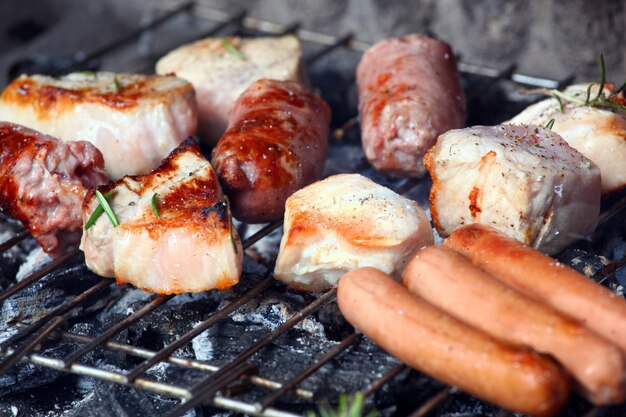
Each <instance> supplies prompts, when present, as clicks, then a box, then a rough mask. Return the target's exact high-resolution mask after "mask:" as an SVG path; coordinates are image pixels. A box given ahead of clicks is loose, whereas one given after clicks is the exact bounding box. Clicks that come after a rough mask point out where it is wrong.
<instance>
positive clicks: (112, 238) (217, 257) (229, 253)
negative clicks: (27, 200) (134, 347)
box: [81, 139, 243, 294]
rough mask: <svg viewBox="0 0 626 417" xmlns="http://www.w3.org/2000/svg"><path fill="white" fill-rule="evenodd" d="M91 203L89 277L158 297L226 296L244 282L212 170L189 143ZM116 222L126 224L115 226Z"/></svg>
mask: <svg viewBox="0 0 626 417" xmlns="http://www.w3.org/2000/svg"><path fill="white" fill-rule="evenodd" d="M97 190H98V191H99V192H100V193H101V196H102V197H101V198H102V199H104V200H107V196H108V197H109V198H108V206H110V208H111V211H112V212H113V216H112V218H107V215H106V214H103V215H100V217H98V218H97V220H96V221H95V222H94V223H93V225H90V223H91V222H92V220H91V221H90V219H91V218H92V216H93V213H94V211H95V210H97V208H98V207H99V206H100V205H101V204H102V203H101V200H100V199H99V198H98V196H97V195H96V193H95V191H93V190H92V191H91V192H89V193H88V194H87V195H86V196H85V200H84V202H83V220H84V222H85V226H86V227H87V230H85V232H84V234H83V239H82V241H81V249H82V250H83V252H85V262H86V263H87V266H88V267H89V269H91V270H92V271H94V272H95V273H97V274H98V275H102V276H104V277H115V278H116V280H117V282H118V283H119V284H127V283H128V284H132V285H134V286H136V287H139V288H142V289H144V290H146V291H150V292H155V293H158V294H175V293H182V292H197V291H206V290H210V289H213V288H217V289H225V288H229V287H231V286H232V285H234V284H236V283H237V282H238V281H239V276H240V275H241V264H242V260H243V249H242V247H241V242H240V240H239V237H238V235H237V231H236V230H235V228H234V227H233V226H232V222H231V217H230V210H229V207H228V201H227V200H226V199H225V198H224V196H223V194H222V190H221V188H220V185H219V182H218V180H217V177H216V175H215V173H214V172H213V169H212V168H211V165H210V164H209V162H208V161H207V160H206V159H205V158H204V157H203V156H202V154H201V153H200V150H199V148H198V145H197V144H196V143H195V142H194V141H193V140H192V139H188V140H186V141H185V142H183V143H182V144H181V145H180V146H179V147H178V148H176V149H175V150H174V151H173V152H172V153H171V154H170V155H169V156H168V157H167V158H166V159H165V160H164V161H163V164H162V165H161V166H160V167H159V168H157V169H155V170H154V171H152V172H151V173H149V174H146V175H139V176H134V177H131V176H127V177H124V178H122V179H121V180H119V181H117V182H115V183H111V184H108V185H106V186H102V187H98V188H97ZM113 221H116V222H119V225H117V226H115V225H114V224H113Z"/></svg>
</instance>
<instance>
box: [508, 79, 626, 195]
mask: <svg viewBox="0 0 626 417" xmlns="http://www.w3.org/2000/svg"><path fill="white" fill-rule="evenodd" d="M588 86H589V84H578V85H573V86H571V87H568V88H567V89H566V90H565V91H564V92H563V93H562V95H564V96H567V97H571V98H572V99H573V100H576V102H580V101H582V102H584V101H585V98H586V96H587V88H588ZM598 88H599V86H598V85H597V84H596V85H594V86H593V88H592V90H591V91H590V96H591V97H592V98H593V97H596V95H597V91H598ZM613 89H614V86H613V85H611V84H609V85H606V86H605V87H604V94H605V95H607V96H608V95H610V94H611V93H613ZM617 100H621V102H620V103H622V104H623V103H624V98H623V96H621V97H618V98H617ZM576 102H573V101H569V100H567V99H565V98H563V99H561V104H559V101H558V100H557V99H556V98H548V99H546V100H543V101H540V102H539V103H536V104H533V105H532V106H529V107H528V108H526V109H525V110H524V111H522V112H521V113H520V114H518V115H517V116H515V117H514V118H512V119H511V120H509V121H508V122H507V123H510V124H516V125H527V124H535V125H540V126H545V125H546V124H547V123H548V122H549V121H550V119H554V126H552V130H553V131H554V132H556V133H558V134H559V135H561V136H562V137H563V139H565V141H566V142H567V143H568V144H569V145H570V146H571V147H572V148H575V149H576V150H577V151H578V152H580V153H582V154H583V155H585V156H586V157H587V158H589V159H590V160H592V161H593V162H595V164H596V165H598V167H599V168H600V171H601V172H602V193H603V194H607V193H610V192H613V191H617V190H620V189H622V188H624V186H626V111H624V110H621V109H619V108H611V107H604V108H598V107H592V106H584V105H580V104H577V103H576ZM618 102H619V101H618ZM561 106H562V108H563V111H561Z"/></svg>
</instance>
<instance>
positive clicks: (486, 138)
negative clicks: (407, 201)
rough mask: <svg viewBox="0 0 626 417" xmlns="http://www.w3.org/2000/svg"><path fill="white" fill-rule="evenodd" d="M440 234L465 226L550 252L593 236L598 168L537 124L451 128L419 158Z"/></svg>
mask: <svg viewBox="0 0 626 417" xmlns="http://www.w3.org/2000/svg"><path fill="white" fill-rule="evenodd" d="M424 165H425V166H426V168H427V169H428V171H429V172H430V176H431V177H432V180H433V186H432V188H431V191H430V212H431V215H432V218H433V223H434V225H435V227H436V228H437V230H438V231H439V234H440V235H442V236H448V235H450V234H451V233H452V232H454V230H456V229H457V228H459V227H461V226H463V225H466V224H471V223H481V224H485V225H488V226H492V227H494V228H496V229H498V230H500V231H502V232H503V233H505V234H507V235H508V236H510V237H512V238H514V239H516V240H518V241H520V242H522V243H525V244H527V245H530V246H533V247H534V248H536V249H539V250H541V251H543V252H546V253H549V254H554V253H556V252H558V251H560V250H561V249H563V248H564V247H565V246H567V245H568V244H570V243H572V242H573V241H575V240H577V239H580V238H581V237H583V236H585V235H587V234H589V233H591V232H592V231H593V230H594V229H595V227H596V225H597V222H598V215H599V212H600V170H599V169H598V167H597V166H596V165H595V164H594V163H593V162H591V161H589V160H588V159H587V158H585V157H584V156H583V155H581V154H580V153H579V152H578V151H576V150H575V149H573V148H572V147H570V146H569V145H568V144H567V142H565V141H564V140H563V139H562V138H561V137H560V136H559V135H558V134H556V133H554V132H552V131H550V130H548V129H544V128H542V127H539V126H510V125H502V126H493V127H486V126H475V127H471V128H467V129H458V130H451V131H449V132H447V133H445V134H443V135H441V136H439V139H437V144H436V145H435V146H433V147H432V148H431V149H430V150H429V151H428V153H426V155H425V156H424Z"/></svg>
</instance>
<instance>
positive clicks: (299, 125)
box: [211, 80, 330, 223]
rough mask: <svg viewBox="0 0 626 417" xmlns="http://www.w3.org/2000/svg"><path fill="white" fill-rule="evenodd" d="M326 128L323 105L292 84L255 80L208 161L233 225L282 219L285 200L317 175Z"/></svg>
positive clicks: (325, 146) (327, 118)
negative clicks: (232, 216)
mask: <svg viewBox="0 0 626 417" xmlns="http://www.w3.org/2000/svg"><path fill="white" fill-rule="evenodd" d="M329 122H330V110H329V108H328V105H326V103H325V102H324V100H322V99H321V98H320V97H318V96H316V95H315V94H312V93H309V92H307V91H306V90H305V89H304V88H303V87H302V86H301V85H300V84H297V83H295V82H291V81H276V80H259V81H256V82H255V83H253V84H252V85H251V86H250V87H249V88H248V89H247V90H246V91H245V92H244V93H243V94H242V95H241V96H240V97H239V99H238V100H237V102H236V103H235V107H234V108H233V110H232V112H231V114H230V120H229V127H228V129H227V131H226V133H225V134H224V136H222V138H221V139H220V140H219V142H218V144H217V146H216V147H215V149H214V150H213V153H212V158H211V164H212V165H213V167H214V168H215V170H216V172H217V174H218V176H219V179H220V182H221V183H222V186H223V187H224V192H225V194H226V195H227V196H228V198H229V199H230V201H231V204H232V210H233V215H234V216H235V217H236V218H237V219H239V220H242V221H245V222H249V223H264V222H270V221H275V220H279V219H282V217H283V214H284V212H285V201H286V200H287V197H289V196H290V195H291V194H292V193H294V192H295V191H297V190H299V189H300V188H302V187H304V186H305V185H308V184H310V183H312V182H313V181H315V180H317V179H319V178H320V176H321V175H322V172H323V170H324V163H325V160H326V154H327V151H328V125H329Z"/></svg>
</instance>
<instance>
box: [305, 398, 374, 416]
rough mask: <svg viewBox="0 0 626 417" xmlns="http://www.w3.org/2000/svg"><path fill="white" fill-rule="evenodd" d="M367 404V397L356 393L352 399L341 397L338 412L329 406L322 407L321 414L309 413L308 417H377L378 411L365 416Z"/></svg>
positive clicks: (320, 408)
mask: <svg viewBox="0 0 626 417" xmlns="http://www.w3.org/2000/svg"><path fill="white" fill-rule="evenodd" d="M364 404H365V397H364V396H363V393H362V392H357V393H355V394H354V395H353V396H352V397H348V395H346V394H341V395H340V396H339V404H338V405H337V410H334V409H332V408H330V407H328V406H320V407H319V414H318V413H315V412H313V411H309V412H308V413H307V417H317V416H318V415H319V416H320V417H376V416H378V411H376V410H372V411H370V412H369V413H367V414H366V415H365V416H363V411H364V410H363V406H364Z"/></svg>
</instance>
